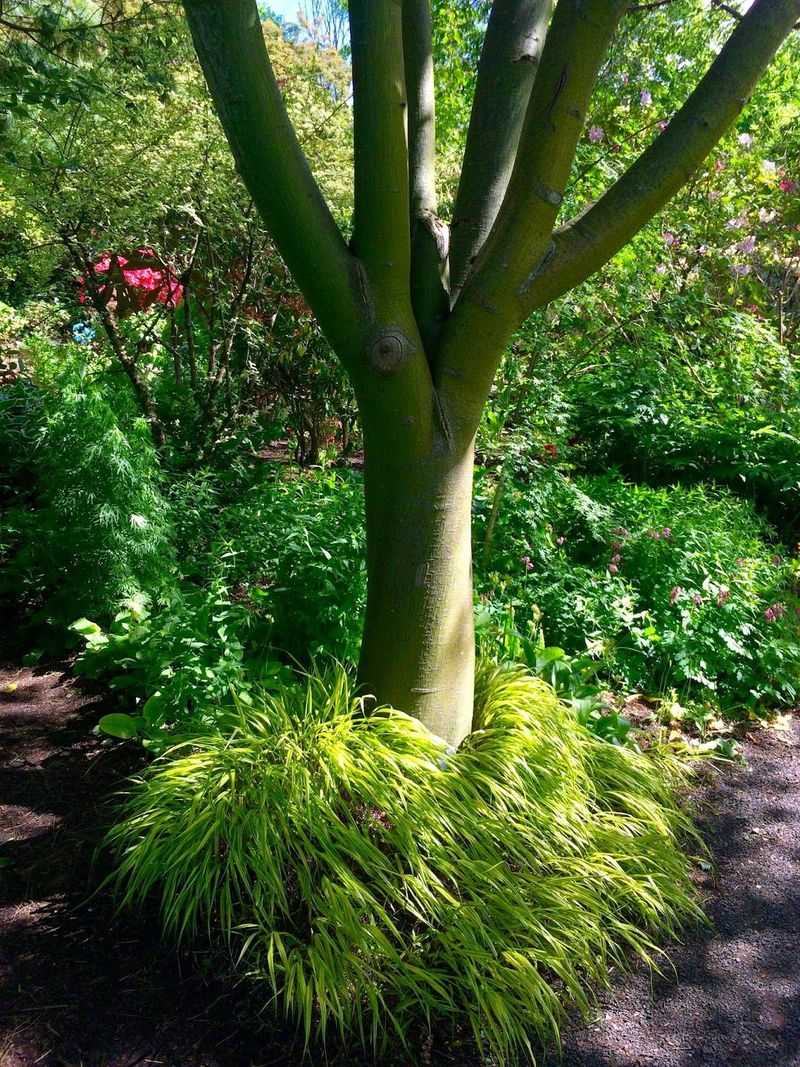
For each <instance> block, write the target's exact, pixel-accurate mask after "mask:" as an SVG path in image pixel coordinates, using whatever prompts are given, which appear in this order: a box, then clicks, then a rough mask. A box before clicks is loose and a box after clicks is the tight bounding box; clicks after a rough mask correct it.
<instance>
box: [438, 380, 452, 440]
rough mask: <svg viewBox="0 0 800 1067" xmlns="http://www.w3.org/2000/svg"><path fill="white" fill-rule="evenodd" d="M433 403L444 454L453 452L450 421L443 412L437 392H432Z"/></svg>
mask: <svg viewBox="0 0 800 1067" xmlns="http://www.w3.org/2000/svg"><path fill="white" fill-rule="evenodd" d="M433 403H434V407H435V409H436V418H437V420H438V422H439V428H440V429H441V431H442V437H443V438H444V444H445V449H444V450H445V452H452V451H453V431H452V429H451V428H450V420H449V419H448V418H447V412H446V411H445V410H444V405H443V404H442V398H441V397H440V396H439V390H438V389H434V390H433Z"/></svg>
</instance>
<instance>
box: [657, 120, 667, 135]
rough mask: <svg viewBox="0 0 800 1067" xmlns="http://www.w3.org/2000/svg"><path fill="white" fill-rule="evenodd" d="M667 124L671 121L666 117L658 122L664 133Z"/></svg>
mask: <svg viewBox="0 0 800 1067" xmlns="http://www.w3.org/2000/svg"><path fill="white" fill-rule="evenodd" d="M667 126H669V123H668V122H667V120H666V119H662V120H661V122H659V124H658V128H659V130H660V131H661V132H662V133H663V132H664V130H666V128H667Z"/></svg>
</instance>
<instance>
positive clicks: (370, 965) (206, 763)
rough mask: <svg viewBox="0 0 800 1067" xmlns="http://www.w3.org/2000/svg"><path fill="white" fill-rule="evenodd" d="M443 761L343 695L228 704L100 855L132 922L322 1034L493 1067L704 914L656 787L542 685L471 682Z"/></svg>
mask: <svg viewBox="0 0 800 1067" xmlns="http://www.w3.org/2000/svg"><path fill="white" fill-rule="evenodd" d="M477 709H478V718H477V729H476V732H475V733H473V734H472V735H471V736H470V737H469V738H468V740H467V741H466V742H465V743H464V745H463V746H462V748H461V749H460V750H459V751H458V752H456V753H455V754H452V753H451V754H448V753H446V752H445V751H444V750H443V748H442V747H441V745H440V744H439V743H437V742H436V741H435V740H434V739H433V738H432V737H431V736H430V735H429V734H427V732H426V731H425V730H424V728H423V727H422V726H421V725H420V723H419V722H417V721H416V720H414V719H412V718H409V717H407V716H405V715H403V714H401V713H400V712H397V711H392V710H383V711H380V712H378V713H375V714H371V715H368V716H367V715H365V714H364V713H363V709H362V706H361V704H360V702H359V701H358V700H357V699H354V697H353V695H352V693H351V690H350V687H349V683H348V679H347V676H346V674H345V673H344V672H343V671H341V670H338V671H336V672H335V673H333V674H332V675H329V676H327V677H319V676H317V677H310V678H309V680H308V684H307V686H306V688H305V690H303V689H297V688H292V689H288V690H285V691H282V692H279V693H277V694H275V695H272V696H264V697H263V699H261V700H260V701H258V704H257V706H256V707H250V706H245V705H241V704H240V705H239V707H238V712H237V714H236V715H233V716H231V720H230V726H229V730H227V731H223V732H220V733H212V734H209V735H204V736H199V737H197V738H196V739H194V740H192V741H191V742H187V743H186V744H185V745H183V746H180V747H179V748H177V749H175V750H173V751H172V752H170V753H169V754H167V755H166V756H165V757H163V758H162V759H161V760H159V761H157V762H156V763H155V764H154V765H152V767H151V768H150V769H149V770H148V771H147V772H145V775H144V776H143V777H142V778H141V779H140V780H139V781H138V782H137V783H136V784H134V785H133V786H132V788H131V790H130V793H129V795H128V798H127V801H126V805H125V811H124V814H123V817H122V819H121V821H120V822H119V823H118V824H117V825H116V827H115V828H114V829H113V830H112V832H111V835H110V842H111V844H112V845H113V847H114V849H115V850H116V853H117V856H118V868H117V874H116V882H117V885H118V888H119V891H120V893H121V895H122V899H123V901H124V902H125V903H127V904H131V903H135V902H141V901H143V900H144V899H145V898H146V897H147V896H148V895H149V894H151V893H152V892H155V893H156V894H157V895H158V896H159V897H160V900H161V907H162V914H163V920H164V924H165V927H166V929H167V930H168V931H169V932H170V933H171V934H173V935H175V936H177V937H179V938H185V937H191V936H192V935H194V934H196V933H198V932H200V931H201V930H207V931H210V932H211V933H212V934H213V935H215V936H219V937H222V938H223V939H224V940H226V941H227V942H228V943H229V945H230V948H231V951H232V952H233V953H234V955H235V957H236V959H237V961H238V964H239V966H243V967H245V968H246V969H247V971H248V973H249V974H250V975H251V976H252V977H253V979H255V980H256V982H259V983H261V984H262V985H263V988H264V998H265V1001H266V1002H267V1003H269V1004H272V1005H274V1006H275V1007H276V1009H277V1010H283V1011H285V1012H286V1013H287V1014H288V1015H289V1016H290V1017H292V1018H294V1019H296V1020H297V1021H298V1023H299V1025H300V1026H301V1028H302V1030H303V1032H304V1034H305V1038H306V1041H308V1040H309V1039H310V1037H311V1035H312V1032H314V1033H315V1035H316V1036H317V1037H319V1038H324V1037H325V1035H326V1034H328V1033H330V1032H331V1031H338V1032H339V1033H340V1034H341V1035H342V1036H344V1037H350V1038H357V1039H358V1040H360V1041H361V1042H362V1043H363V1044H365V1045H366V1044H370V1045H380V1044H381V1043H382V1042H384V1041H385V1040H387V1039H388V1038H392V1039H397V1038H399V1039H400V1040H401V1041H403V1040H404V1039H405V1037H406V1036H407V1035H408V1034H409V1028H410V1026H411V1025H412V1024H413V1022H414V1021H418V1020H423V1021H424V1020H427V1021H428V1022H429V1023H432V1022H434V1021H441V1020H444V1021H446V1022H451V1023H455V1022H457V1021H460V1020H467V1021H468V1022H469V1024H470V1025H471V1027H472V1030H473V1033H474V1035H475V1039H476V1041H477V1042H478V1043H479V1044H481V1045H484V1044H485V1045H488V1046H489V1047H490V1048H491V1049H492V1050H493V1052H494V1053H495V1055H496V1056H497V1057H498V1058H499V1059H501V1060H503V1061H505V1060H507V1059H508V1058H509V1057H510V1056H511V1055H512V1053H513V1052H514V1051H515V1050H517V1049H520V1048H522V1049H529V1050H530V1048H531V1045H530V1042H531V1041H532V1040H533V1038H534V1037H536V1038H539V1039H541V1040H543V1041H544V1040H548V1039H551V1038H553V1037H554V1036H556V1035H557V1031H558V1026H559V1024H560V1022H561V1021H562V1020H563V1017H564V1012H565V1008H566V1006H567V1004H568V1003H570V1002H571V1003H573V1004H577V1005H578V1006H579V1007H580V1008H582V1009H584V1010H585V1009H586V1008H587V1007H588V1005H589V1003H590V1000H591V992H590V989H591V986H592V984H593V983H596V982H605V981H607V978H608V973H609V968H610V967H611V966H616V965H620V966H624V965H625V964H626V963H627V962H628V958H629V953H630V952H633V953H635V954H637V955H639V956H642V957H644V958H645V959H648V960H651V959H652V957H653V954H654V952H655V951H656V949H655V944H654V939H655V938H656V937H659V936H664V935H672V934H674V933H675V932H676V931H677V930H678V928H679V927H680V925H681V924H682V923H684V922H685V921H687V920H691V919H696V918H697V917H698V916H699V910H698V906H697V904H696V901H695V897H694V894H693V891H692V887H691V883H690V880H689V877H688V866H689V865H688V862H687V860H686V857H685V856H684V854H683V853H682V851H681V848H680V845H679V841H680V839H681V838H682V837H683V836H684V835H688V834H691V830H690V824H689V822H688V819H687V817H686V816H685V815H684V814H683V813H682V812H681V811H680V810H679V808H678V807H677V806H676V804H675V801H674V798H673V793H672V788H671V786H670V785H669V784H668V781H667V776H666V772H665V768H664V766H662V765H659V763H658V762H656V761H654V760H653V759H651V758H649V757H645V756H642V755H641V754H638V753H635V752H632V751H629V750H626V749H622V748H617V747H615V746H612V745H607V744H604V743H602V742H601V741H598V740H596V739H594V738H592V737H591V736H590V735H589V734H588V733H587V732H586V731H585V730H584V729H583V728H582V727H581V726H579V725H578V724H577V722H576V721H575V720H574V718H573V716H572V715H571V713H570V712H568V711H567V710H566V709H565V708H564V707H563V705H561V704H560V703H559V702H558V700H557V699H556V698H555V696H554V695H553V693H552V690H550V689H549V688H548V687H547V686H546V685H544V684H543V683H542V682H540V681H539V680H538V679H534V678H532V677H530V676H527V675H525V674H524V673H523V672H522V671H520V670H516V671H514V670H512V671H508V670H506V671H503V670H498V669H484V670H483V671H482V672H481V673H480V675H479V679H478V691H477Z"/></svg>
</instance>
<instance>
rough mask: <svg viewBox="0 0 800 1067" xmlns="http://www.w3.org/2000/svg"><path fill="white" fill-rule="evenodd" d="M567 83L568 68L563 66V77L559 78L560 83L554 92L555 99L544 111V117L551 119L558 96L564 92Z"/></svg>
mask: <svg viewBox="0 0 800 1067" xmlns="http://www.w3.org/2000/svg"><path fill="white" fill-rule="evenodd" d="M566 84H567V68H566V67H563V68H562V70H561V77H560V78H559V79H558V85H557V86H556V89H555V92H554V93H553V99H552V100H551V101H550V103H549V104H548V106H547V110H546V111H545V113H544V117H545V118H546V119H549V118H550V116H551V115H552V114H553V112H554V111H555V107H556V104H557V103H558V98H559V96H561V94H562V93H563V91H564V87H565V85H566Z"/></svg>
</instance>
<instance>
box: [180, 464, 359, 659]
mask: <svg viewBox="0 0 800 1067" xmlns="http://www.w3.org/2000/svg"><path fill="white" fill-rule="evenodd" d="M189 485H190V487H191V488H190V490H189V492H187V493H181V494H180V495H179V496H176V498H175V510H176V511H181V510H183V511H184V514H183V516H182V517H181V518H180V519H179V523H180V526H181V543H185V544H187V545H190V546H191V549H190V551H191V552H192V553H193V554H194V555H195V557H196V559H197V560H198V564H197V565H196V566H195V568H194V570H195V576H196V577H198V578H199V579H200V580H201V581H208V580H209V578H212V577H221V578H222V579H223V580H224V581H225V583H226V584H227V585H228V587H229V588H231V589H235V590H236V591H237V596H240V597H242V598H243V599H245V600H247V601H249V602H250V603H251V604H253V605H255V606H260V607H261V608H263V609H264V610H265V611H268V613H269V615H270V616H271V618H272V620H273V625H272V631H271V640H272V643H273V645H274V646H275V647H276V648H279V649H281V650H282V651H283V652H285V653H288V654H289V655H290V656H293V657H295V658H297V659H299V660H302V661H303V662H308V661H309V658H310V657H313V656H314V655H315V654H317V653H318V652H322V651H324V652H326V653H327V654H329V655H332V656H335V657H336V658H337V659H341V660H348V661H353V660H355V659H356V658H357V657H358V649H359V643H360V639H361V618H362V613H363V609H364V604H365V602H366V567H365V560H364V553H365V547H364V521H363V509H364V503H363V491H362V486H361V479H360V476H359V475H358V474H356V473H354V472H352V471H338V472H337V471H319V470H317V471H309V472H300V471H297V470H285V469H281V468H280V467H278V468H277V469H275V468H269V467H264V468H263V469H262V471H261V472H260V473H259V475H256V476H253V478H252V482H251V484H250V485H247V486H245V488H244V489H243V491H240V492H238V495H237V496H236V497H235V498H234V499H232V500H231V499H230V498H227V499H228V501H229V502H227V506H225V507H222V506H221V505H222V503H224V502H226V496H225V493H226V490H225V488H224V487H220V486H218V485H217V486H215V485H214V484H213V479H212V480H211V481H209V479H207V478H203V477H202V476H199V475H198V476H195V477H194V478H193V479H192V480H191V481H190V483H189ZM198 490H199V492H198ZM189 497H191V500H190V504H189V506H190V508H195V507H196V501H197V500H198V499H199V498H201V499H202V500H203V501H204V504H203V506H202V507H201V508H199V509H198V510H196V511H195V512H194V516H193V519H192V521H191V522H188V523H187V516H186V514H185V508H183V507H182V503H181V502H182V501H184V500H187V499H188V498H189ZM182 554H183V555H185V554H186V553H182Z"/></svg>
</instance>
